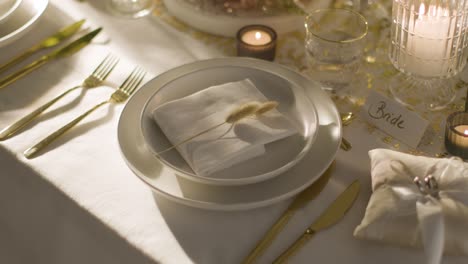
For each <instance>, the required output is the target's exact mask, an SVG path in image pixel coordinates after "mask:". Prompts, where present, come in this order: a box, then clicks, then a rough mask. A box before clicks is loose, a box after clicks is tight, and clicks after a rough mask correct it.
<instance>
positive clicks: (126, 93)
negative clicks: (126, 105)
mask: <svg viewBox="0 0 468 264" xmlns="http://www.w3.org/2000/svg"><path fill="white" fill-rule="evenodd" d="M145 75H146V72H145V71H144V70H143V69H141V68H140V67H135V69H134V70H133V71H132V72H131V73H130V75H129V76H128V77H127V79H125V81H124V82H123V83H122V84H121V85H120V87H119V88H118V89H117V90H115V92H114V93H112V94H111V96H110V97H109V99H107V100H105V101H103V102H101V103H99V104H97V105H95V106H94V107H92V108H91V109H89V110H88V111H86V112H85V113H83V114H82V115H80V116H78V117H77V118H75V119H73V120H72V121H71V122H69V123H68V124H66V125H65V126H63V127H62V128H60V129H58V130H57V131H55V132H53V133H52V134H50V135H49V136H47V137H46V138H44V139H43V140H41V141H40V142H39V143H37V144H36V145H34V146H32V147H30V148H28V149H27V150H26V151H24V156H25V157H26V158H28V159H30V158H32V157H34V155H35V154H36V153H37V152H39V151H40V150H42V149H43V148H44V147H46V146H48V145H49V144H50V143H52V142H53V141H54V140H56V139H57V138H59V137H60V136H61V135H63V134H65V132H67V131H68V130H70V129H71V128H72V127H74V126H75V125H76V124H78V123H79V122H80V121H81V120H83V119H84V118H85V117H87V116H88V115H89V114H91V113H92V112H94V111H95V110H96V109H98V108H99V107H101V106H103V105H106V104H118V103H123V102H125V101H126V100H127V99H128V98H129V97H130V95H132V94H133V93H134V92H135V90H136V88H137V87H138V86H139V85H140V84H141V82H142V81H143V78H144V77H145Z"/></svg>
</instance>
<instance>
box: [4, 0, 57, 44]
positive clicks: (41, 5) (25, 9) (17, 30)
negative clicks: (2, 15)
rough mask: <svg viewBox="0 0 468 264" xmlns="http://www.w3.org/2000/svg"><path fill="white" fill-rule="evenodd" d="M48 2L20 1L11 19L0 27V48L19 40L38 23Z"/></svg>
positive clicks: (38, 0)
mask: <svg viewBox="0 0 468 264" xmlns="http://www.w3.org/2000/svg"><path fill="white" fill-rule="evenodd" d="M48 4H49V0H22V1H21V4H20V5H19V7H18V8H17V10H15V12H14V13H13V14H12V15H11V17H10V18H9V19H8V20H7V21H6V22H5V23H2V24H1V25H0V47H3V46H6V45H8V44H10V43H12V42H13V41H15V40H17V39H19V38H21V37H22V36H24V35H25V34H26V33H28V32H29V30H31V29H32V27H33V26H34V25H35V24H36V23H37V22H38V20H39V18H40V17H41V16H42V15H43V14H44V11H45V10H46V8H47V5H48Z"/></svg>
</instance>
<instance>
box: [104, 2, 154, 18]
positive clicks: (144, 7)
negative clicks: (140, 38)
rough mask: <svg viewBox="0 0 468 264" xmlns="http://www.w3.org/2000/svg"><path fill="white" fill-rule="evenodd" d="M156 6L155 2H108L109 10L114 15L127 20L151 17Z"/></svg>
mask: <svg viewBox="0 0 468 264" xmlns="http://www.w3.org/2000/svg"><path fill="white" fill-rule="evenodd" d="M154 5H155V4H154V1H153V0H108V8H109V10H110V11H111V12H112V13H113V14H115V15H117V16H122V17H127V18H139V17H143V16H146V15H149V14H150V13H151V11H152V10H153V9H154Z"/></svg>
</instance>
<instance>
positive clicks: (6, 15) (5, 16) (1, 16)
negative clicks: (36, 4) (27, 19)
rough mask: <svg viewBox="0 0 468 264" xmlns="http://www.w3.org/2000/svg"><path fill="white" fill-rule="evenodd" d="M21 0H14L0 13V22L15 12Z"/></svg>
mask: <svg viewBox="0 0 468 264" xmlns="http://www.w3.org/2000/svg"><path fill="white" fill-rule="evenodd" d="M22 1H23V0H16V1H15V3H13V5H12V6H11V7H10V9H9V10H8V11H6V12H5V13H4V14H3V15H0V24H1V23H2V22H3V21H4V20H6V19H7V18H8V17H9V16H10V15H12V14H13V12H15V10H16V9H17V8H18V7H19V5H20V4H21V2H22Z"/></svg>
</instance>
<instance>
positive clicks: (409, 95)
mask: <svg viewBox="0 0 468 264" xmlns="http://www.w3.org/2000/svg"><path fill="white" fill-rule="evenodd" d="M467 11H468V4H467V1H466V0H440V1H429V0H393V8H392V26H391V44H390V48H389V57H390V61H391V62H392V64H393V65H394V66H395V68H396V69H398V70H399V71H400V74H398V75H397V76H396V77H395V78H394V79H393V80H392V82H391V83H390V91H391V92H392V94H393V96H394V97H395V99H396V100H397V101H398V102H400V103H402V104H404V105H407V106H413V107H414V106H416V105H419V104H422V105H423V107H424V108H425V109H429V110H439V109H442V108H444V107H446V106H447V105H448V104H449V103H451V102H452V101H453V100H454V99H455V96H456V92H455V90H454V89H453V86H454V85H453V82H452V81H451V77H453V76H455V75H456V74H458V73H459V72H460V71H461V70H462V69H463V67H464V66H465V64H466V59H467V53H466V46H467V37H466V36H467V31H466V29H467V24H468V20H467V16H466V14H467Z"/></svg>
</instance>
